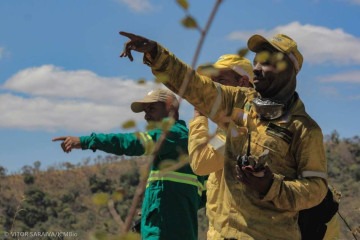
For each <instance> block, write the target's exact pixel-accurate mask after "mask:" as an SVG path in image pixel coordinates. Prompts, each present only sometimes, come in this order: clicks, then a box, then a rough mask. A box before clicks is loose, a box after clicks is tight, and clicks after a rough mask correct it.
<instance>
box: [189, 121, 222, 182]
mask: <svg viewBox="0 0 360 240" xmlns="http://www.w3.org/2000/svg"><path fill="white" fill-rule="evenodd" d="M189 129H190V132H189V147H188V148H189V157H190V166H191V168H192V170H193V171H194V173H196V174H198V175H208V174H210V173H212V172H216V171H218V170H220V169H223V168H224V147H225V136H224V135H223V134H220V133H218V134H216V135H215V136H214V137H212V138H210V136H209V127H208V120H207V118H206V117H204V116H200V117H196V118H194V119H193V120H192V121H190V123H189Z"/></svg>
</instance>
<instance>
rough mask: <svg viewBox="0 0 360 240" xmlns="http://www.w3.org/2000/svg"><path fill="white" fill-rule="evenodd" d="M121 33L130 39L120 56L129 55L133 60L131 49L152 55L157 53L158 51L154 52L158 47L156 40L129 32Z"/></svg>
mask: <svg viewBox="0 0 360 240" xmlns="http://www.w3.org/2000/svg"><path fill="white" fill-rule="evenodd" d="M120 35H123V36H125V37H128V38H129V39H130V40H129V41H127V42H126V43H125V45H124V49H123V52H122V53H121V55H120V57H128V58H129V59H130V61H133V60H134V58H133V56H132V54H131V50H134V51H137V52H141V53H150V54H151V56H154V55H156V53H154V51H156V49H157V48H156V46H157V43H156V42H154V41H152V40H149V39H147V38H144V37H142V36H138V35H135V34H132V33H128V32H120Z"/></svg>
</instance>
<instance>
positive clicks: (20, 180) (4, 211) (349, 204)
mask: <svg viewBox="0 0 360 240" xmlns="http://www.w3.org/2000/svg"><path fill="white" fill-rule="evenodd" d="M325 149H326V156H327V158H328V171H329V177H330V184H331V185H333V186H334V187H335V189H336V191H337V192H338V193H341V202H340V213H341V215H342V217H344V218H345V220H346V222H347V224H348V225H349V227H350V228H351V229H352V230H353V233H351V232H350V231H349V229H348V227H347V226H346V224H345V223H344V221H342V220H341V219H340V221H341V239H354V237H353V235H352V234H357V235H356V236H357V237H358V239H360V232H359V231H360V201H359V199H360V138H359V137H357V136H356V137H353V138H349V139H340V138H339V135H338V134H337V132H336V131H334V132H333V133H332V134H331V135H330V136H326V138H325ZM148 160H149V159H147V158H146V157H137V158H131V159H127V158H124V157H116V156H112V155H109V156H106V157H97V158H95V159H93V160H90V159H87V160H86V161H84V162H83V163H82V164H78V165H76V166H75V165H73V164H71V163H63V164H62V165H61V166H57V167H53V168H50V169H48V170H47V171H40V170H39V169H40V165H41V163H40V162H35V163H34V166H24V167H23V168H22V170H21V174H18V175H6V169H4V168H2V167H0V239H3V236H5V235H4V234H5V232H9V231H10V229H12V232H65V233H64V234H68V236H71V234H77V237H78V238H70V237H69V238H63V239H91V238H92V239H119V238H116V237H115V236H119V230H120V228H119V225H118V223H117V222H116V220H115V219H114V217H113V216H112V215H111V212H110V210H111V209H110V208H109V205H108V203H109V200H110V199H111V200H112V202H113V203H114V205H113V206H114V208H113V209H115V211H116V212H117V213H118V214H119V215H120V217H121V218H122V219H125V217H126V215H127V211H128V209H129V206H130V205H131V201H132V198H133V196H134V192H135V189H136V186H137V185H138V183H139V178H140V177H141V173H142V171H144V170H143V168H144V166H145V163H146V161H148ZM138 209H139V211H140V206H138ZM206 229H207V220H206V217H205V211H204V210H201V211H199V239H206ZM5 239H6V238H5ZM23 239H25V238H23ZM41 239H46V238H41ZM48 239H54V238H53V237H49V238H48ZM57 239H62V238H57ZM126 239H137V236H131V238H126Z"/></svg>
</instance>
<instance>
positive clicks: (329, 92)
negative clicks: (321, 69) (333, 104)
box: [320, 86, 340, 97]
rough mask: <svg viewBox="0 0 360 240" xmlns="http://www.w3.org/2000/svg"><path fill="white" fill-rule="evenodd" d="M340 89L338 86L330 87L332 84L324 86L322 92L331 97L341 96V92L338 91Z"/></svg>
mask: <svg viewBox="0 0 360 240" xmlns="http://www.w3.org/2000/svg"><path fill="white" fill-rule="evenodd" d="M338 90H339V89H338V88H336V87H330V86H324V87H321V88H320V92H321V93H322V94H324V95H327V96H330V97H339V96H340V93H339V91H338Z"/></svg>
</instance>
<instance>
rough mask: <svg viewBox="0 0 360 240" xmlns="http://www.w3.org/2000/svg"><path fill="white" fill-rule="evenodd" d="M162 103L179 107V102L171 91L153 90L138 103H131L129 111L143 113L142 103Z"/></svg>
mask: <svg viewBox="0 0 360 240" xmlns="http://www.w3.org/2000/svg"><path fill="white" fill-rule="evenodd" d="M154 102H164V103H169V104H170V105H173V106H175V107H176V108H178V107H179V102H178V100H177V98H176V96H175V94H173V93H172V92H171V91H169V90H167V89H155V90H152V91H150V92H148V93H147V95H146V96H145V97H144V98H143V99H140V100H138V101H135V102H133V103H131V110H132V111H133V112H135V113H139V112H142V111H144V103H154Z"/></svg>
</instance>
